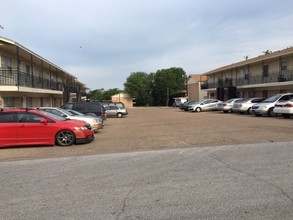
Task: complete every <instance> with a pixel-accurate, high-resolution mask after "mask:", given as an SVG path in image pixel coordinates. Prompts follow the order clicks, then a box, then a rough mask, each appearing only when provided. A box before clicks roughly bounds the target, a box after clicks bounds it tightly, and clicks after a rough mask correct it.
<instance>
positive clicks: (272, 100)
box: [263, 94, 281, 103]
mask: <svg viewBox="0 0 293 220" xmlns="http://www.w3.org/2000/svg"><path fill="white" fill-rule="evenodd" d="M280 96H281V95H280V94H278V95H274V96H272V97H270V98H267V99H266V100H264V101H263V102H264V103H272V102H275V101H277V100H278V99H279V98H280Z"/></svg>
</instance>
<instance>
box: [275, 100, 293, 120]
mask: <svg viewBox="0 0 293 220" xmlns="http://www.w3.org/2000/svg"><path fill="white" fill-rule="evenodd" d="M274 113H275V114H276V115H282V116H283V117H284V118H290V116H293V98H292V99H289V100H287V101H278V102H277V103H276V104H275V108H274Z"/></svg>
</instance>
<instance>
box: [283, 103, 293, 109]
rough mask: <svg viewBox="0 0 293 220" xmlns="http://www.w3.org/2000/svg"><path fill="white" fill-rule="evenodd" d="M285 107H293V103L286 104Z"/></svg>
mask: <svg viewBox="0 0 293 220" xmlns="http://www.w3.org/2000/svg"><path fill="white" fill-rule="evenodd" d="M284 107H287V108H292V107H293V104H286V105H284Z"/></svg>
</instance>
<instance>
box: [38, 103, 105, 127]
mask: <svg viewBox="0 0 293 220" xmlns="http://www.w3.org/2000/svg"><path fill="white" fill-rule="evenodd" d="M38 109H41V110H43V111H46V112H50V113H52V114H55V115H58V116H61V117H64V118H67V119H75V120H82V121H85V122H87V123H89V124H90V125H91V127H92V130H93V131H94V132H97V131H98V130H99V129H101V128H102V126H103V122H102V120H101V119H100V118H97V117H95V116H92V115H77V114H73V113H71V112H69V111H67V110H65V109H62V108H57V107H39V108H38Z"/></svg>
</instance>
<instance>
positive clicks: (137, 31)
mask: <svg viewBox="0 0 293 220" xmlns="http://www.w3.org/2000/svg"><path fill="white" fill-rule="evenodd" d="M292 8H293V2H292V1H291V0H281V1H274V0H259V1H255V0H254V1H252V0H247V1H233V0H223V1H221V3H215V1H214V0H197V1H194V0H168V1H167V0H157V1H152V2H150V1H149V0H148V1H147V0H140V1H137V0H125V1H121V0H107V1H103V0H84V1H75V2H74V3H73V2H72V1H69V0H62V1H57V0H52V1H38V0H23V1H18V0H2V1H1V9H2V10H1V14H0V22H1V23H0V25H2V26H4V27H5V29H4V30H3V29H0V35H2V36H4V37H7V38H10V39H12V40H15V41H16V42H18V43H20V44H22V45H24V46H25V47H27V48H29V49H30V50H32V51H34V52H36V53H38V54H39V55H40V56H42V57H44V58H46V59H47V60H49V61H51V62H53V63H55V64H56V65H57V66H60V67H62V68H63V69H65V70H66V71H68V72H70V73H72V74H73V75H75V76H77V78H78V80H79V81H81V82H82V83H85V84H86V85H87V86H88V87H89V88H91V89H98V88H105V89H109V88H119V89H123V83H124V82H125V81H126V79H127V77H128V76H129V75H130V74H131V73H132V72H137V71H144V72H147V73H150V72H156V71H157V70H159V69H163V68H170V67H182V68H183V69H184V70H185V71H186V73H187V74H191V73H204V72H208V71H210V70H212V69H215V68H218V67H220V66H223V65H228V64H231V63H234V62H238V61H241V60H242V59H244V56H246V55H249V57H253V56H258V55H260V54H261V53H262V51H265V50H268V49H269V50H273V51H274V50H280V49H284V48H286V47H288V46H292V45H293V40H292V36H293V23H292V22H290V21H292V20H293V14H292V12H291V9H292ZM11 10H13V13H11ZM15 14H17V15H23V16H21V17H20V16H15Z"/></svg>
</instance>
